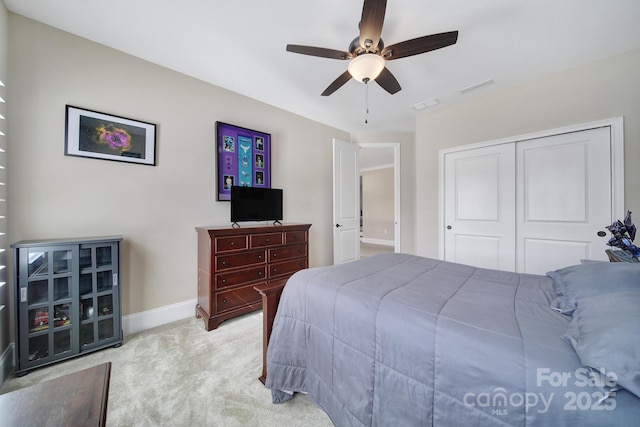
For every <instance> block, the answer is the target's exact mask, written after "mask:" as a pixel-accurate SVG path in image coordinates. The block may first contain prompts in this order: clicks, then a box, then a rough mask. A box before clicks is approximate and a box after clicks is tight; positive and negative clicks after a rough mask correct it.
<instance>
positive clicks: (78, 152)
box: [64, 105, 156, 166]
mask: <svg viewBox="0 0 640 427" xmlns="http://www.w3.org/2000/svg"><path fill="white" fill-rule="evenodd" d="M64 154H65V155H66V156H80V157H92V158H95V159H104V160H116V161H120V162H128V163H139V164H143V165H151V166H155V165H156V125H154V124H152V123H146V122H141V121H139V120H132V119H127V118H124V117H119V116H114V115H111V114H105V113H99V112H97V111H91V110H86V109H83V108H78V107H73V106H71V105H67V112H66V130H65V145H64Z"/></svg>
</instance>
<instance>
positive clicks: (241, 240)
mask: <svg viewBox="0 0 640 427" xmlns="http://www.w3.org/2000/svg"><path fill="white" fill-rule="evenodd" d="M242 249H247V236H231V237H218V238H216V252H228V251H237V250H242Z"/></svg>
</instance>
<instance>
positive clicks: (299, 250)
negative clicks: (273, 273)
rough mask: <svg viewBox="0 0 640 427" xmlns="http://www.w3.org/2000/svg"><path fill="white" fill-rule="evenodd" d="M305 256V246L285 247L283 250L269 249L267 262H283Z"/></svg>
mask: <svg viewBox="0 0 640 427" xmlns="http://www.w3.org/2000/svg"><path fill="white" fill-rule="evenodd" d="M305 255H307V245H306V244H302V245H295V246H286V247H284V248H275V249H269V261H271V262H274V261H280V260H282V261H285V260H287V259H289V258H296V257H301V256H305Z"/></svg>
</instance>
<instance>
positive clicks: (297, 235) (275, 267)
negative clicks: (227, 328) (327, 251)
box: [196, 224, 311, 331]
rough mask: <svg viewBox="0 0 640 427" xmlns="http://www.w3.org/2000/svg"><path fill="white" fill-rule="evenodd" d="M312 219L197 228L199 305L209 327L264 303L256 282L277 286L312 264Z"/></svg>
mask: <svg viewBox="0 0 640 427" xmlns="http://www.w3.org/2000/svg"><path fill="white" fill-rule="evenodd" d="M310 227H311V224H285V225H270V226H264V227H240V228H232V227H196V231H197V233H198V304H197V305H196V317H198V318H200V317H202V318H203V319H204V324H205V327H206V329H207V331H210V330H212V329H215V328H217V327H218V325H220V323H221V322H223V321H225V320H227V319H231V318H233V317H236V316H239V315H241V314H244V313H247V312H250V311H253V310H259V309H260V308H262V300H261V296H260V294H258V292H256V291H255V289H254V288H253V287H254V286H256V285H278V284H282V285H284V283H285V282H286V281H287V279H288V278H289V277H291V275H292V274H293V273H295V272H296V271H298V270H302V269H304V268H308V267H309V228H310Z"/></svg>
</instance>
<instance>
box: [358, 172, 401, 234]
mask: <svg viewBox="0 0 640 427" xmlns="http://www.w3.org/2000/svg"><path fill="white" fill-rule="evenodd" d="M360 176H361V178H362V212H363V217H362V218H363V221H362V237H363V238H364V239H375V240H389V241H395V226H394V216H395V215H394V200H393V193H394V189H393V187H394V182H393V181H394V173H393V168H392V167H391V168H384V169H375V170H369V171H364V172H362V173H360Z"/></svg>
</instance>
